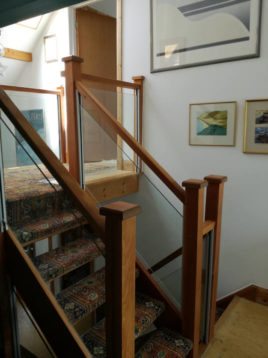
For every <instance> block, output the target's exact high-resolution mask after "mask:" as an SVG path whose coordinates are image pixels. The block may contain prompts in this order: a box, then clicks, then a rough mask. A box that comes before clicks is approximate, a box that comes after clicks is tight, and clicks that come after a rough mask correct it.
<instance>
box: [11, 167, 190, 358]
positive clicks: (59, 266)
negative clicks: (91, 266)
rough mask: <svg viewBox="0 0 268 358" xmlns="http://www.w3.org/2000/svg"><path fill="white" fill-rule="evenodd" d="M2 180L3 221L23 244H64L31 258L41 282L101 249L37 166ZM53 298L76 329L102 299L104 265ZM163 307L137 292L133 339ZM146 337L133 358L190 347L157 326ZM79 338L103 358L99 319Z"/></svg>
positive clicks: (164, 355)
mask: <svg viewBox="0 0 268 358" xmlns="http://www.w3.org/2000/svg"><path fill="white" fill-rule="evenodd" d="M94 168H95V167H90V168H89V169H90V171H91V172H90V173H91V174H92V173H94V170H95V169H96V170H97V169H99V168H97V167H96V168H95V169H94ZM108 169H109V170H110V169H111V168H110V167H109V168H108ZM44 174H45V176H44ZM48 179H49V180H48ZM5 184H6V200H7V216H8V223H9V225H10V227H11V229H12V230H13V231H15V233H16V236H17V238H18V240H19V241H20V243H21V244H22V246H23V247H26V246H28V245H31V244H33V243H35V242H37V241H39V240H43V239H46V238H48V237H52V236H54V235H58V234H61V233H65V234H64V239H65V241H64V242H65V245H64V246H61V247H58V248H56V249H54V250H51V251H49V252H47V253H45V254H42V255H39V256H37V257H35V258H33V262H34V264H35V266H36V267H37V269H38V270H39V272H40V273H41V275H42V277H43V278H44V280H45V281H47V282H50V281H52V280H54V279H55V278H58V277H61V276H63V275H65V274H67V273H70V272H71V271H73V270H76V269H77V268H79V267H82V266H83V265H86V264H87V263H89V262H94V260H95V259H96V258H97V257H99V256H100V255H101V252H102V253H103V252H104V250H105V248H104V245H103V243H102V242H101V240H100V239H95V240H93V239H92V238H91V236H90V235H89V233H88V232H87V231H86V230H84V229H83V228H82V227H83V226H84V225H85V224H86V220H85V218H84V217H83V215H82V214H81V213H80V212H79V211H78V210H76V208H75V205H74V203H73V202H72V201H71V200H69V199H68V197H67V195H66V193H65V192H64V190H63V189H62V188H61V187H60V185H59V184H58V183H57V181H56V180H55V179H54V178H52V175H51V174H50V173H49V172H48V171H47V170H46V168H45V167H44V166H43V165H40V166H39V168H37V167H34V166H27V167H20V168H9V169H7V170H6V171H5ZM77 228H78V229H77ZM80 228H81V230H80ZM73 229H74V230H73ZM96 244H97V246H96ZM136 276H138V272H136ZM56 299H57V301H58V302H59V304H60V305H61V307H62V308H63V310H64V311H65V314H66V315H67V317H68V319H69V320H70V321H71V323H72V324H73V325H74V326H75V327H76V328H78V325H79V324H80V323H81V322H87V319H88V318H89V317H90V314H91V313H92V312H94V311H95V310H96V309H97V308H98V307H100V306H101V305H103V304H104V303H105V269H104V268H103V269H101V270H99V271H97V272H94V273H93V274H91V275H90V276H88V277H86V278H83V279H82V280H80V281H78V282H76V283H75V284H73V285H71V286H69V287H68V288H66V289H64V290H62V291H61V292H60V293H58V294H57V295H56ZM163 311H164V304H163V303H162V302H160V301H158V300H156V299H154V298H151V297H148V296H145V295H143V294H138V295H137V297H136V312H135V332H134V333H135V337H136V338H138V337H140V336H142V335H144V334H145V333H148V330H149V329H150V328H151V327H152V325H153V323H154V322H155V320H156V319H157V318H158V317H159V316H160V315H161V314H162V312H163ZM149 337H150V338H149V340H148V341H147V342H146V344H145V345H144V346H143V347H142V348H141V349H140V350H139V351H138V353H137V354H136V358H173V357H174V358H176V357H178V358H183V357H186V356H187V354H188V353H189V351H190V350H191V343H190V342H189V341H188V340H187V339H184V338H183V337H181V336H180V335H179V334H176V333H174V332H170V331H167V330H160V331H155V332H153V333H152V334H150V335H149ZM82 338H83V340H84V342H85V343H86V345H87V347H88V348H89V350H90V352H91V353H92V354H93V355H94V357H96V358H104V357H106V353H105V320H102V321H100V322H98V323H97V324H96V325H95V326H94V327H92V328H91V329H90V330H89V331H87V332H86V333H85V334H84V335H83V337H82Z"/></svg>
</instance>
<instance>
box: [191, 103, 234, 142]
mask: <svg viewBox="0 0 268 358" xmlns="http://www.w3.org/2000/svg"><path fill="white" fill-rule="evenodd" d="M235 127H236V102H216V103H196V104H190V130H189V144H190V145H212V146H234V145H235Z"/></svg>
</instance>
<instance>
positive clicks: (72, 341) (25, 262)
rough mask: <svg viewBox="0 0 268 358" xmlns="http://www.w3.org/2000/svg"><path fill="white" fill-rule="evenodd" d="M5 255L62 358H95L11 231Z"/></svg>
mask: <svg viewBox="0 0 268 358" xmlns="http://www.w3.org/2000/svg"><path fill="white" fill-rule="evenodd" d="M5 252H6V255H7V265H8V273H9V274H10V276H11V280H12V283H13V284H14V285H15V287H16V288H17V289H18V291H19V293H20V295H21V297H22V298H23V300H24V302H25V303H26V305H27V307H28V308H29V309H30V312H31V314H32V315H33V317H34V319H35V321H36V322H37V324H38V325H39V326H40V328H41V329H42V332H43V333H44V335H45V337H46V339H47V340H48V342H49V343H50V345H51V347H52V349H53V350H54V352H55V353H56V354H57V356H59V357H65V356H66V352H68V355H69V356H70V357H88V358H90V357H91V354H90V353H89V351H88V350H87V348H86V346H85V345H84V343H83V342H82V340H81V338H80V337H79V335H78V333H77V331H76V330H75V329H74V327H73V326H72V324H71V323H70V322H69V320H68V318H67V317H66V315H65V313H64V311H63V309H62V308H61V307H60V306H59V304H58V302H57V300H56V298H55V297H54V295H53V294H52V292H51V291H50V290H49V287H48V286H47V284H46V283H45V281H44V280H43V278H42V277H41V275H40V273H39V272H38V270H37V269H36V267H35V266H34V264H33V262H32V261H31V259H30V258H29V256H28V255H27V254H26V253H25V251H24V250H23V248H22V246H21V245H20V244H19V242H18V240H17V238H16V236H15V235H14V233H13V232H12V231H11V230H7V231H6V232H5Z"/></svg>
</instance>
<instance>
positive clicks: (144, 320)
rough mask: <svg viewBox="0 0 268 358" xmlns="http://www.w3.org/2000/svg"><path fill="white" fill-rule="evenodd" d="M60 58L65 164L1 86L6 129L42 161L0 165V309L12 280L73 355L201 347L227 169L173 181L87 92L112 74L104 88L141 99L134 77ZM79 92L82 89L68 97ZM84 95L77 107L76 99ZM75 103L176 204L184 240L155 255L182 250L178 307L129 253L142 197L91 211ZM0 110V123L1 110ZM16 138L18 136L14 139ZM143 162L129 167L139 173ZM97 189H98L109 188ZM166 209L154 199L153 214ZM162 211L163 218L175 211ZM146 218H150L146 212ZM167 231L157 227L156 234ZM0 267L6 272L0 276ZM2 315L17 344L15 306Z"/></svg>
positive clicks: (156, 353)
mask: <svg viewBox="0 0 268 358" xmlns="http://www.w3.org/2000/svg"><path fill="white" fill-rule="evenodd" d="M64 61H65V64H66V71H65V74H66V91H67V93H66V95H67V113H68V131H67V134H68V135H67V142H68V155H69V164H68V166H69V167H68V169H69V171H68V170H67V169H66V166H64V165H63V164H62V163H61V162H60V161H59V160H58V158H57V157H56V156H55V155H54V154H53V153H52V151H51V150H50V149H49V148H48V146H47V145H46V144H45V143H44V141H43V140H42V139H41V138H40V136H39V135H38V134H37V133H36V132H35V130H34V129H33V128H32V127H31V125H30V124H29V123H28V122H27V120H26V119H25V118H24V116H23V115H22V114H21V112H20V111H19V110H18V108H16V106H15V105H14V103H12V101H11V100H10V98H9V97H8V96H7V95H6V94H5V93H4V92H3V91H2V90H0V109H1V110H2V111H3V113H5V115H6V116H7V118H8V121H10V122H8V123H9V124H8V125H7V127H9V128H10V127H12V126H14V128H15V131H14V132H15V134H14V132H12V130H10V133H11V134H12V136H13V137H14V136H16V131H18V132H19V134H20V135H21V136H22V137H23V139H24V141H25V142H26V143H27V145H28V146H29V147H30V148H31V149H32V150H33V151H34V153H35V155H37V156H38V157H39V159H40V161H41V163H43V164H38V165H36V164H34V163H33V165H30V166H27V167H23V168H16V167H15V168H8V169H6V170H5V172H4V178H3V175H2V176H1V178H0V184H1V188H2V189H3V188H4V191H5V197H6V198H5V199H6V203H4V202H3V200H2V202H1V208H0V213H1V216H2V231H3V232H2V233H1V235H0V286H1V287H0V288H2V287H3V290H2V291H3V292H5V293H6V294H5V295H4V296H3V295H2V294H1V290H0V301H1V303H2V302H3V304H1V305H0V309H1V310H2V311H3V310H4V309H3V308H4V307H9V310H10V312H11V313H12V312H13V308H12V305H11V304H10V302H8V300H7V297H8V296H9V295H12V292H11V288H16V290H17V291H18V292H19V294H20V295H21V297H22V299H23V300H24V302H25V303H26V305H27V307H28V309H29V310H30V312H31V314H32V315H33V317H34V318H35V319H36V322H37V324H38V325H39V326H40V328H41V329H42V331H43V334H44V336H45V337H46V339H47V340H48V342H49V343H50V344H51V347H52V348H53V350H54V351H55V353H56V354H57V356H59V357H61V356H65V355H66V354H67V355H69V356H72V357H77V358H78V357H91V356H93V357H106V356H107V357H108V358H111V357H112V358H117V357H120V358H121V357H124V358H133V357H134V355H135V356H136V357H139V358H142V357H144V358H147V357H148V358H149V357H150V358H151V357H152V358H154V357H155V358H159V357H166V358H173V357H186V356H187V355H189V356H190V357H191V358H198V357H199V348H200V342H209V340H210V339H211V337H212V336H213V327H214V321H215V312H216V295H217V277H218V261H219V251H220V232H221V215H222V198H223V189H224V182H225V181H226V177H224V176H215V175H210V176H208V177H206V178H205V180H195V179H190V180H187V181H185V182H183V183H182V185H183V186H184V188H183V187H181V186H180V185H179V184H178V183H177V182H176V180H174V179H173V178H172V177H171V176H170V175H169V173H167V171H166V170H165V169H164V168H163V167H161V166H160V164H159V163H158V162H157V161H156V160H155V159H154V158H153V157H152V156H151V155H150V153H149V152H148V151H147V150H146V149H145V148H144V147H143V146H142V145H141V143H140V142H138V141H137V140H136V139H135V137H134V136H132V135H131V134H130V133H129V132H128V131H127V130H126V129H125V128H124V126H123V125H122V124H120V122H119V121H118V120H117V118H116V117H114V116H113V115H112V114H111V113H110V112H109V111H108V110H107V108H105V107H104V106H103V104H102V103H101V102H100V101H99V100H98V98H96V97H95V96H94V94H93V93H92V92H91V91H90V88H88V81H93V82H94V81H97V82H100V83H101V84H105V85H106V84H107V83H108V84H109V83H110V84H111V85H112V86H113V88H114V87H116V88H117V87H119V88H121V87H122V88H124V87H125V88H131V89H133V90H134V91H135V93H136V94H139V100H138V101H137V98H136V97H135V98H136V99H135V101H136V103H139V104H141V103H142V85H141V84H138V83H134V84H133V83H127V82H122V81H113V80H108V79H103V78H97V77H95V76H90V75H87V74H82V73H81V67H80V65H81V59H79V58H76V57H69V58H66V59H65V60H64ZM76 92H78V93H79V96H80V97H79V98H80V99H79V101H78V102H77V103H76V100H77V97H76V96H74V94H75V93H76ZM81 104H83V108H81V107H79V106H81ZM75 107H77V111H76V110H75ZM82 110H86V111H87V113H88V114H89V116H91V117H93V120H94V121H95V122H96V124H97V125H99V126H100V127H101V128H102V130H104V131H105V133H106V135H108V136H110V137H111V138H116V143H120V145H121V148H125V147H127V146H129V148H131V150H132V151H133V158H134V162H135V160H137V163H141V162H142V163H143V164H144V166H146V170H147V171H149V170H150V171H151V174H153V175H156V176H157V179H158V180H160V181H161V185H163V186H164V187H165V189H167V190H169V191H170V193H171V194H172V195H174V198H175V199H176V200H178V201H179V202H180V203H181V204H182V206H183V212H184V215H183V222H182V225H183V240H182V243H183V248H181V247H179V248H178V249H177V250H176V251H174V252H172V253H171V254H169V255H168V256H166V257H164V258H162V257H161V260H160V261H159V262H158V263H157V264H156V265H154V270H156V267H158V268H159V267H163V265H166V264H168V263H170V262H171V261H172V260H174V259H176V258H178V257H179V256H180V255H182V253H183V260H182V278H179V277H178V282H177V284H178V285H180V281H182V283H181V286H182V300H181V310H178V308H177V307H176V306H175V305H174V303H173V302H172V301H171V300H170V298H169V297H168V295H167V294H166V292H164V290H163V289H162V288H161V287H160V285H159V284H158V283H157V282H156V280H155V279H154V276H153V274H152V273H153V272H154V270H152V268H150V267H149V266H148V265H147V266H146V265H143V264H142V263H141V262H140V260H139V259H137V258H136V246H135V244H136V215H137V213H138V211H139V206H138V205H135V204H128V203H124V202H117V203H113V204H110V206H109V205H106V206H103V207H101V208H100V210H99V208H98V205H97V204H98V203H97V201H96V199H95V198H94V196H93V195H92V193H91V192H87V191H84V190H82V189H81V186H80V185H79V183H80V182H82V178H81V172H82V170H80V169H81V168H80V162H79V155H80V154H79V153H80V151H82V150H81V146H80V144H81V143H80V142H81V137H83V135H82V133H77V131H78V128H80V129H82V128H83V123H81V118H80V123H79V122H78V118H77V114H78V112H79V111H80V113H81V111H82ZM136 113H139V114H141V113H142V109H141V108H136ZM0 115H1V114H0ZM1 121H2V122H5V121H4V120H3V119H2V115H1ZM139 125H140V124H139ZM139 125H137V128H139ZM134 127H135V126H134ZM139 130H140V131H141V129H139ZM80 135H81V136H80ZM79 136H80V137H79ZM13 140H14V138H13ZM17 144H19V145H20V143H19V141H18V140H17ZM121 154H122V153H121ZM124 154H125V153H123V155H121V156H120V155H119V159H118V163H120V161H121V162H123V169H124V164H129V163H127V160H126V163H124ZM118 163H117V164H118ZM121 164H122V163H121ZM121 164H120V165H121ZM127 167H128V168H129V165H127ZM121 169H122V167H121ZM140 169H141V168H140V167H139V168H138V171H137V172H134V173H136V174H137V175H136V177H137V178H138V173H139V170H140ZM1 174H2V173H1ZM3 179H4V180H3ZM137 181H138V179H137ZM106 183H107V178H106ZM122 187H123V189H122V188H121V189H120V190H117V191H115V192H113V193H112V195H111V196H110V197H109V199H114V198H116V197H118V196H120V194H119V193H121V195H122V193H123V194H125V179H124V180H123V182H122ZM206 188H207V189H206ZM99 189H100V185H99V186H98V190H99ZM104 189H105V190H104V191H105V193H102V194H103V195H101V196H103V197H105V198H107V196H106V188H104ZM205 189H206V199H205ZM4 191H3V192H2V194H4ZM161 195H162V194H161ZM161 195H160V196H161ZM161 198H162V196H161ZM5 204H6V206H5ZM5 209H6V215H5ZM164 211H165V210H164V209H163V205H162V204H160V207H159V215H160V216H159V217H161V216H162V215H163V212H164ZM100 214H101V215H100ZM164 214H166V215H167V217H168V218H169V219H170V222H172V220H173V219H174V217H172V216H171V215H168V214H167V212H165V213H164ZM104 216H105V218H104ZM151 216H153V215H151ZM153 219H154V220H156V218H153ZM176 220H177V218H175V221H176ZM6 223H7V224H8V227H7V226H6ZM152 223H153V225H154V221H152ZM145 225H146V223H145ZM167 225H168V224H167ZM10 229H11V230H10ZM177 234H178V236H179V233H177V231H176V230H175V238H177ZM147 236H148V235H147ZM142 239H146V237H145V238H142ZM165 239H166V237H165V236H164V235H163V245H165V241H164V240H165ZM204 242H205V245H204ZM104 243H105V244H106V245H105V244H104ZM161 243H162V237H161ZM177 244H178V245H179V240H178V242H177ZM152 249H153V247H152ZM3 253H4V254H5V255H6V257H4V256H3ZM135 258H136V278H135ZM105 259H106V262H105V265H104V264H103V262H104V261H105ZM14 263H16V265H14ZM17 267H18V268H17ZM20 271H21V272H20ZM9 277H10V278H11V281H10V282H6V281H8V280H9ZM128 281H129V282H128ZM135 282H136V288H135ZM135 300H136V304H134V303H135V302H134V301H135ZM105 301H106V302H105ZM39 302H41V303H40V306H39ZM134 306H135V307H134ZM134 311H135V314H134ZM104 312H106V313H107V315H106V317H105V314H104ZM46 314H47V315H46ZM134 316H135V317H134ZM134 318H135V319H134ZM5 319H6V322H5V328H6V330H7V336H8V339H9V342H12V343H13V347H14V346H15V345H16V339H14V338H12V337H14V335H13V332H11V328H12V326H13V324H14V321H13V320H12V317H11V318H9V317H5ZM134 321H135V322H134ZM106 325H107V327H105V326H106ZM181 332H183V336H185V337H188V339H186V338H184V337H183V336H182V335H181ZM106 334H107V337H106ZM58 337H60V339H58ZM134 337H135V348H136V349H135V353H134ZM83 342H84V343H85V344H83ZM10 347H12V344H11V343H10V344H9V345H6V347H5V348H6V349H9V350H10V351H12V349H13V348H10ZM26 348H27V347H26ZM89 352H90V353H89ZM114 352H116V353H115V354H114ZM10 356H15V357H16V355H12V354H10Z"/></svg>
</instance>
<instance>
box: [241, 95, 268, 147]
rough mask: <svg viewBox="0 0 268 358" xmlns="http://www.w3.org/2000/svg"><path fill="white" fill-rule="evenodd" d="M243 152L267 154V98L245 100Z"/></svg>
mask: <svg viewBox="0 0 268 358" xmlns="http://www.w3.org/2000/svg"><path fill="white" fill-rule="evenodd" d="M244 153H255V154H268V99H255V100H248V101H246V111H245V129H244Z"/></svg>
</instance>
